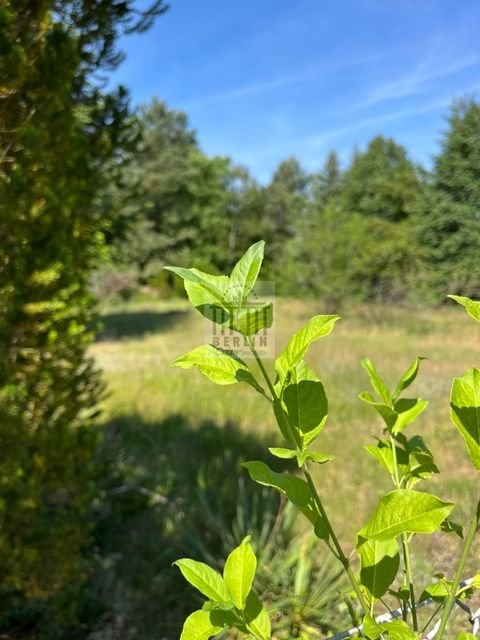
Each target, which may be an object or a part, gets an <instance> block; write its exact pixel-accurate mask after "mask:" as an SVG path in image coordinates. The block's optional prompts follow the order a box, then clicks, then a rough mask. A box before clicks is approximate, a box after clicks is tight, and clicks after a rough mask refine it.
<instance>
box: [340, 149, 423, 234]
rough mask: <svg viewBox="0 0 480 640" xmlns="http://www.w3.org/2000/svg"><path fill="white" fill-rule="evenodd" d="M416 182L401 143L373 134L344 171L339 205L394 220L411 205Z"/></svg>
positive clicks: (415, 195)
mask: <svg viewBox="0 0 480 640" xmlns="http://www.w3.org/2000/svg"><path fill="white" fill-rule="evenodd" d="M419 191H420V184H419V181H418V178H417V175H416V171H415V167H414V166H413V164H412V163H411V162H410V160H409V159H408V156H407V153H406V151H405V149H404V148H403V147H401V146H400V145H398V144H397V143H396V142H394V141H393V140H392V139H389V138H383V137H382V136H377V137H376V138H374V139H373V140H372V141H371V142H370V144H369V145H368V148H367V150H366V151H365V152H364V153H357V154H356V155H355V157H354V159H353V162H352V165H351V167H350V168H349V170H348V171H347V172H346V174H345V185H344V188H343V190H342V205H343V208H344V209H345V210H346V211H354V212H356V213H361V214H364V215H373V216H378V217H379V218H384V219H385V220H390V221H392V222H398V221H400V220H404V219H405V218H408V216H409V215H410V214H411V213H412V211H413V210H414V208H415V204H416V201H417V199H418V195H419Z"/></svg>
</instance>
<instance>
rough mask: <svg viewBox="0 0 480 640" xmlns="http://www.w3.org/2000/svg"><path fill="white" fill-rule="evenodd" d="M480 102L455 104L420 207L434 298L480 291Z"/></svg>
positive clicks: (422, 239) (420, 230)
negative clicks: (479, 253)
mask: <svg viewBox="0 0 480 640" xmlns="http://www.w3.org/2000/svg"><path fill="white" fill-rule="evenodd" d="M479 132H480V105H479V104H478V103H476V102H473V101H470V100H466V101H461V102H458V103H456V104H455V105H454V107H453V109H452V112H451V114H450V118H449V129H448V130H447V132H446V133H445V135H444V139H443V143H442V151H441V153H440V155H439V156H438V157H437V159H436V162H435V167H434V170H433V174H432V176H431V180H430V182H429V185H428V188H426V189H425V193H424V197H423V198H422V201H421V204H420V207H419V213H418V235H419V240H420V243H421V246H422V247H423V251H424V253H425V257H426V260H427V264H428V267H429V273H428V274H427V277H428V279H427V281H428V284H429V286H430V287H431V288H432V289H433V292H434V296H435V299H436V300H439V299H441V298H443V297H444V295H445V291H450V292H452V293H456V294H465V295H470V296H473V297H479V296H480V262H479V260H478V249H479V247H480V215H479V211H480V136H479Z"/></svg>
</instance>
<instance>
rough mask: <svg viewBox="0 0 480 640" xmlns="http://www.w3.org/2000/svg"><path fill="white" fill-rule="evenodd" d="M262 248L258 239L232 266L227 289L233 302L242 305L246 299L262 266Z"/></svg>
mask: <svg viewBox="0 0 480 640" xmlns="http://www.w3.org/2000/svg"><path fill="white" fill-rule="evenodd" d="M264 249H265V242H264V241H263V240H260V242H257V243H255V244H253V245H252V246H251V247H250V248H249V249H247V251H246V252H245V254H244V255H243V256H242V257H241V258H240V260H239V261H238V262H237V264H236V265H235V266H234V267H233V270H232V273H231V274H230V284H229V290H228V298H229V300H230V301H231V302H232V303H233V304H235V305H238V304H240V305H244V304H245V302H246V301H247V298H248V294H249V293H250V291H251V290H252V288H253V286H254V284H255V282H256V281H257V278H258V274H259V272H260V268H261V266H262V261H263V253H264ZM249 335H252V334H249Z"/></svg>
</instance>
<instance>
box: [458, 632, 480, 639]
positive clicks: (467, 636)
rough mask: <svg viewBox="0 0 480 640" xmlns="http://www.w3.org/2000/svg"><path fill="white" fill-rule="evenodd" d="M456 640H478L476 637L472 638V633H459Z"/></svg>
mask: <svg viewBox="0 0 480 640" xmlns="http://www.w3.org/2000/svg"><path fill="white" fill-rule="evenodd" d="M457 640H478V636H474V635H473V633H459V634H458V636H457Z"/></svg>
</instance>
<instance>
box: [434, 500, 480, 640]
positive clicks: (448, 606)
mask: <svg viewBox="0 0 480 640" xmlns="http://www.w3.org/2000/svg"><path fill="white" fill-rule="evenodd" d="M477 527H478V509H477V514H476V515H475V516H474V517H473V518H472V522H471V523H470V527H469V529H468V533H467V537H466V538H465V544H464V545H463V550H462V555H461V556H460V560H459V561H458V566H457V570H456V572H455V577H454V579H453V584H452V587H451V589H450V593H449V594H448V598H447V601H446V603H445V608H444V610H443V614H442V620H441V622H440V627H439V628H438V634H437V640H442V636H443V634H444V632H445V629H446V626H447V622H448V619H449V617H450V614H451V612H452V608H453V605H454V602H455V596H456V594H457V590H458V586H459V584H460V580H461V577H462V573H463V569H464V567H465V562H466V561H467V557H468V554H469V552H470V548H471V546H472V543H473V540H474V538H475V533H476V531H477Z"/></svg>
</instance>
